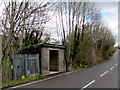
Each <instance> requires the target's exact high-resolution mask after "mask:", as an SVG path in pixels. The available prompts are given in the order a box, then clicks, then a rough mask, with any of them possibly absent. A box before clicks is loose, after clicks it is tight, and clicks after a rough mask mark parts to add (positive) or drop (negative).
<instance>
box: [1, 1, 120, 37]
mask: <svg viewBox="0 0 120 90" xmlns="http://www.w3.org/2000/svg"><path fill="white" fill-rule="evenodd" d="M0 1H1V0H0ZM37 1H39V0H37ZM66 1H69V0H66ZM73 1H83V0H73ZM85 1H88V0H85ZM89 1H91V0H89ZM92 1H95V2H96V0H92ZM118 1H119V0H97V3H96V4H97V5H96V6H97V7H98V8H100V9H101V14H102V18H103V20H104V24H105V25H107V26H108V27H109V28H110V29H111V31H112V33H113V35H114V36H116V37H117V36H118ZM0 8H1V9H0V11H1V10H2V8H3V6H2V7H1V6H0ZM53 18H55V17H53ZM53 21H54V20H53ZM50 23H51V22H50ZM50 23H49V24H50ZM52 24H53V23H52ZM49 26H51V25H49Z"/></svg>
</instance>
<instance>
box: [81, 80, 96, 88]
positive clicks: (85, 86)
mask: <svg viewBox="0 0 120 90" xmlns="http://www.w3.org/2000/svg"><path fill="white" fill-rule="evenodd" d="M94 82H95V80H93V81H91V82H90V83H88V84H87V85H85V86H84V87H82V88H81V89H80V90H83V89H85V88H87V87H88V86H90V85H91V84H92V83H94Z"/></svg>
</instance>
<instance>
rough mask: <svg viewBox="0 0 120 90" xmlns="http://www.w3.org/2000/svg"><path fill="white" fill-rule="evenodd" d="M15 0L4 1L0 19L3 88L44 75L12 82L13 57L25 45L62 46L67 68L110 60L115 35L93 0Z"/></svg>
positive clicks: (113, 49) (89, 65)
mask: <svg viewBox="0 0 120 90" xmlns="http://www.w3.org/2000/svg"><path fill="white" fill-rule="evenodd" d="M15 1H16V2H13V0H10V2H8V1H7V0H6V1H4V9H3V11H2V13H3V15H1V19H0V29H1V30H2V33H3V43H2V47H3V48H2V51H3V57H2V82H3V87H4V86H9V85H15V84H17V83H25V82H27V81H28V82H29V81H32V80H36V79H39V78H42V77H43V76H41V75H40V76H39V75H38V76H35V77H27V78H26V79H23V80H21V79H17V80H13V81H11V80H12V79H13V78H12V72H11V64H12V57H13V56H14V55H16V54H18V52H19V51H20V50H24V48H26V47H28V46H34V45H35V44H39V43H53V44H62V45H64V46H65V47H66V50H65V53H64V54H65V63H66V66H67V67H66V71H69V70H76V69H80V68H86V67H91V66H93V65H96V64H99V63H101V62H104V61H107V60H109V59H110V58H111V57H112V56H113V54H114V53H115V48H114V44H115V38H114V37H113V35H112V33H111V30H110V29H109V27H108V26H106V25H105V23H104V22H103V20H102V17H101V13H100V10H99V9H98V8H97V7H96V4H95V3H94V2H44V3H43V2H39V3H37V2H34V1H33V0H29V1H26V0H23V2H18V1H17V0H15ZM51 20H55V21H54V22H55V24H54V23H52V24H51V26H50V27H52V29H53V30H52V29H51V28H47V26H49V23H48V22H50V21H51ZM51 31H52V32H54V33H51ZM54 35H56V36H55V37H58V38H55V37H54ZM53 37H54V38H53Z"/></svg>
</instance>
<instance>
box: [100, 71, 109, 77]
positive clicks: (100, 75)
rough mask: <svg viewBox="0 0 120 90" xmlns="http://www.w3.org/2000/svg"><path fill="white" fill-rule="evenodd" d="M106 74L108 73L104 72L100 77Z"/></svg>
mask: <svg viewBox="0 0 120 90" xmlns="http://www.w3.org/2000/svg"><path fill="white" fill-rule="evenodd" d="M106 73H108V71H106V72H104V73H103V74H101V75H100V77H102V76H104V75H105V74H106Z"/></svg>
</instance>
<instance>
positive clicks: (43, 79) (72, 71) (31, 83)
mask: <svg viewBox="0 0 120 90" xmlns="http://www.w3.org/2000/svg"><path fill="white" fill-rule="evenodd" d="M72 72H76V71H71V72H66V73H63V74H60V75H56V76H53V77H49V78H46V79H42V80H38V81H34V82H30V83H26V84H22V85H18V86H15V87H10V88H9V89H12V88H18V87H23V86H27V85H30V84H34V83H37V82H42V81H46V80H49V79H52V78H55V77H59V76H62V75H65V74H70V73H72Z"/></svg>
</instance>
